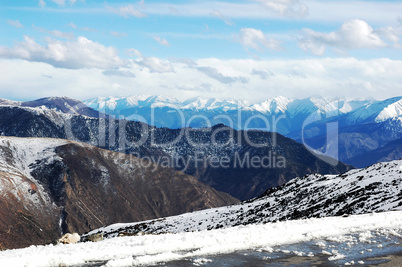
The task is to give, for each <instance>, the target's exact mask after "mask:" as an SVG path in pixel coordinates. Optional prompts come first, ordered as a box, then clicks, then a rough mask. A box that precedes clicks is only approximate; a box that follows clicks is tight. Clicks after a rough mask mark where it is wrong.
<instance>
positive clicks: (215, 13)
mask: <svg viewBox="0 0 402 267" xmlns="http://www.w3.org/2000/svg"><path fill="white" fill-rule="evenodd" d="M0 31H1V35H0V73H1V75H0V98H8V99H14V100H30V99H35V98H39V97H45V96H69V97H73V98H77V99H81V100H83V99H87V98H91V97H96V96H128V95H137V94H158V95H169V96H175V97H177V98H179V99H186V98H189V97H193V96H204V97H219V98H238V99H247V100H249V101H251V102H256V101H261V100H263V99H266V98H270V97H275V96H278V95H282V96H285V97H290V98H303V97H308V96H311V95H322V96H325V97H345V96H346V97H351V98H361V97H364V98H367V97H373V98H377V99H384V98H388V97H392V96H399V95H402V41H401V38H402V1H392V0H385V1H380V0H377V1H375V0H366V1H351V0H345V1H342V0H341V1H335V0H320V1H316V0H243V1H241V0H232V1H229V0H227V1H209V0H175V1H162V0H156V1H151V0H142V1H127V0H125V1H122V0H116V1H111V0H100V1H96V0H19V1H15V0H1V1H0Z"/></svg>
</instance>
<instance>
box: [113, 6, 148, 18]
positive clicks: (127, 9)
mask: <svg viewBox="0 0 402 267" xmlns="http://www.w3.org/2000/svg"><path fill="white" fill-rule="evenodd" d="M107 8H108V9H109V10H110V11H112V12H113V13H115V14H117V15H119V16H123V17H125V18H127V17H136V18H145V17H146V16H147V15H146V14H144V13H142V12H141V11H139V10H137V9H135V8H134V6H133V5H127V6H121V7H118V8H113V7H107Z"/></svg>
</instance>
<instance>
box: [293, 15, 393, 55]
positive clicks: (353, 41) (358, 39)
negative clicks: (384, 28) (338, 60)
mask: <svg viewBox="0 0 402 267" xmlns="http://www.w3.org/2000/svg"><path fill="white" fill-rule="evenodd" d="M303 32H304V36H303V37H302V38H301V39H300V41H299V46H300V47H301V48H302V49H303V50H305V51H311V52H312V53H314V54H316V55H323V54H324V52H325V49H326V47H327V46H330V47H334V48H336V49H341V50H342V49H346V50H349V49H358V48H368V49H376V48H383V47H387V46H388V44H387V43H386V42H384V41H383V40H382V39H381V38H380V36H379V34H378V33H377V32H376V31H375V30H374V29H373V28H372V27H371V26H370V25H368V24H367V22H365V21H363V20H359V19H353V20H349V21H346V22H345V23H344V24H343V25H342V26H341V28H340V29H339V30H337V31H333V32H330V33H322V32H316V31H313V30H311V29H304V30H303Z"/></svg>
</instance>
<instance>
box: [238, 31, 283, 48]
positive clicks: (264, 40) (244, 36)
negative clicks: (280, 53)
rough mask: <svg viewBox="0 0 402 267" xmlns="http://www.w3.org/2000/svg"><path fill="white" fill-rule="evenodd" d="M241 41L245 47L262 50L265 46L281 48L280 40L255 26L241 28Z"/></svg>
mask: <svg viewBox="0 0 402 267" xmlns="http://www.w3.org/2000/svg"><path fill="white" fill-rule="evenodd" d="M240 43H241V44H242V45H243V46H244V48H246V49H247V48H252V49H255V50H257V51H259V52H262V50H263V48H269V49H272V50H281V49H282V47H281V45H280V42H279V41H277V40H275V39H272V38H268V37H267V36H266V35H265V34H264V33H263V32H262V31H260V30H257V29H253V28H243V29H241V30H240Z"/></svg>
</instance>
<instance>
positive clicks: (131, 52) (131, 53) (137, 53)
mask: <svg viewBox="0 0 402 267" xmlns="http://www.w3.org/2000/svg"><path fill="white" fill-rule="evenodd" d="M125 52H126V54H127V55H128V56H129V57H137V58H140V59H141V58H143V56H142V54H141V52H140V51H138V50H137V49H135V48H130V49H126V51H125Z"/></svg>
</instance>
